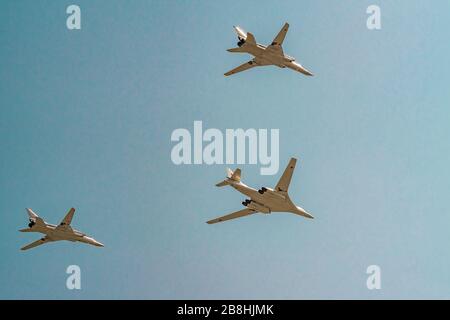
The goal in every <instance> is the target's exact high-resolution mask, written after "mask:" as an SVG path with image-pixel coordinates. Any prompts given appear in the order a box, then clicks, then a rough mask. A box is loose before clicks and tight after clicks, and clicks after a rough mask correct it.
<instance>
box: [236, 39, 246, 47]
mask: <svg viewBox="0 0 450 320" xmlns="http://www.w3.org/2000/svg"><path fill="white" fill-rule="evenodd" d="M244 43H245V39H244V38H241V37H239V42H238V43H237V46H238V47H242V46H243V45H244Z"/></svg>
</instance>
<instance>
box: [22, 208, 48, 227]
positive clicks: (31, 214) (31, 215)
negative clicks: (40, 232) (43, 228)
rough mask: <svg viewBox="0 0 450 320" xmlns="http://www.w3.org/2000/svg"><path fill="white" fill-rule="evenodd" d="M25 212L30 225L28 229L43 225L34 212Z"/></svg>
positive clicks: (42, 221)
mask: <svg viewBox="0 0 450 320" xmlns="http://www.w3.org/2000/svg"><path fill="white" fill-rule="evenodd" d="M27 212H28V217H29V221H30V224H29V225H28V226H29V227H30V228H31V227H33V226H34V225H35V224H37V225H45V221H44V220H43V219H42V218H40V217H39V216H38V215H37V214H36V213H35V212H33V210H31V209H30V208H27ZM23 232H26V231H23Z"/></svg>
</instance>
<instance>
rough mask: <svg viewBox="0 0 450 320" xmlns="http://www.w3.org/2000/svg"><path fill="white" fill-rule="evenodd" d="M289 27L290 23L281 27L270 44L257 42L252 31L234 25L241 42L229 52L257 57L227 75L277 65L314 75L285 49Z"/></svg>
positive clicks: (226, 74)
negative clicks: (284, 42)
mask: <svg viewBox="0 0 450 320" xmlns="http://www.w3.org/2000/svg"><path fill="white" fill-rule="evenodd" d="M288 29H289V24H288V23H286V24H285V25H284V26H283V28H281V30H280V32H279V33H278V35H277V36H276V37H275V39H273V41H272V43H271V44H270V45H268V46H265V45H262V44H259V43H256V39H255V36H254V35H253V34H252V33H250V32H245V31H244V30H243V29H242V28H241V27H237V26H235V27H234V30H235V31H236V33H237V36H238V39H239V42H238V43H237V45H238V47H237V48H232V49H228V50H227V51H228V52H237V53H248V54H251V55H252V56H254V57H255V58H254V59H252V60H250V61H248V62H246V63H244V64H242V65H240V66H238V67H236V68H234V69H233V70H230V71H228V72H227V73H225V76H230V75H232V74H235V73H238V72H242V71H245V70H248V69H251V68H254V67H260V66H270V65H275V66H277V67H280V68H289V69H292V70H295V71H298V72H301V73H303V74H304V75H306V76H312V75H313V74H312V73H311V72H310V71H308V70H307V69H306V68H305V67H303V66H302V65H301V64H300V63H298V62H297V61H295V58H293V57H291V56H288V55H287V54H285V53H284V51H283V47H282V45H283V41H284V38H285V37H286V34H287V32H288Z"/></svg>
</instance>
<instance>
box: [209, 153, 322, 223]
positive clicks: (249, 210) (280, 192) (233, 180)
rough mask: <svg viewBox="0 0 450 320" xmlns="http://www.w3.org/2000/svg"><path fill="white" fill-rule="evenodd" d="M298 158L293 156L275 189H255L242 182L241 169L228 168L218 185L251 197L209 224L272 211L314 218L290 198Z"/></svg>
mask: <svg viewBox="0 0 450 320" xmlns="http://www.w3.org/2000/svg"><path fill="white" fill-rule="evenodd" d="M296 163H297V159H295V158H291V160H290V161H289V164H288V165H287V167H286V169H285V170H284V172H283V175H282V176H281V178H280V180H279V181H278V183H277V185H276V186H275V189H271V188H266V187H262V188H261V189H259V190H256V189H253V188H251V187H249V186H247V185H245V184H244V183H242V182H241V170H240V169H236V170H235V171H234V172H233V171H231V170H230V169H228V174H227V178H226V179H225V180H223V181H222V182H219V183H218V184H216V186H217V187H223V186H231V187H233V188H234V189H236V190H237V191H239V192H240V193H243V194H244V195H246V196H247V197H249V198H250V199H246V200H245V201H244V202H242V205H243V206H245V207H246V208H245V209H243V210H240V211H237V212H233V213H230V214H228V215H225V216H223V217H220V218H216V219H213V220H210V221H208V222H207V223H208V224H213V223H218V222H223V221H227V220H231V219H236V218H241V217H245V216H248V215H251V214H254V213H258V212H260V213H265V214H269V213H272V212H290V213H294V214H297V215H300V216H303V217H305V218H310V219H313V218H314V217H313V216H312V215H311V214H309V213H308V212H307V211H306V210H305V209H303V208H301V207H298V206H296V205H295V204H294V203H293V202H292V200H291V199H290V198H289V195H288V189H289V185H290V183H291V179H292V174H293V173H294V169H295V165H296Z"/></svg>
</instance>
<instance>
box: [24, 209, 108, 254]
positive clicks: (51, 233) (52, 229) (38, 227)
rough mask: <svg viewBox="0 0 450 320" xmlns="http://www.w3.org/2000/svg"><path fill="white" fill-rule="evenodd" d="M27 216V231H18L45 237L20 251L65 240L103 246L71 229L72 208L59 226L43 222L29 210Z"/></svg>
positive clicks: (73, 210) (73, 211)
mask: <svg viewBox="0 0 450 320" xmlns="http://www.w3.org/2000/svg"><path fill="white" fill-rule="evenodd" d="M27 212H28V216H29V218H30V223H29V224H28V227H29V228H27V229H22V230H19V231H20V232H39V233H43V234H45V237H43V238H41V239H39V240H36V241H35V242H32V243H30V244H29V245H26V246H25V247H23V248H21V250H28V249H31V248H34V247H37V246H40V245H42V244H45V243H49V242H54V241H61V240H67V241H72V242H77V241H78V242H84V243H87V244H90V245H93V246H96V247H103V244H101V243H100V242H98V241H97V240H95V239H94V238H91V237H88V236H87V235H85V234H84V233H82V232H80V231H77V230H75V229H72V227H71V226H70V223H71V222H72V218H73V215H74V213H75V209H74V208H72V209H70V210H69V212H68V213H67V214H66V216H65V217H64V219H63V221H61V223H60V224H59V225H54V224H50V223H47V222H45V221H44V220H43V219H42V218H40V217H39V216H38V215H37V214H36V213H34V212H33V210H31V209H27Z"/></svg>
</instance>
